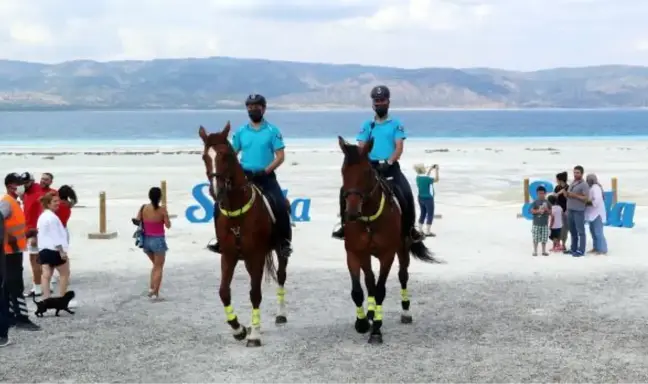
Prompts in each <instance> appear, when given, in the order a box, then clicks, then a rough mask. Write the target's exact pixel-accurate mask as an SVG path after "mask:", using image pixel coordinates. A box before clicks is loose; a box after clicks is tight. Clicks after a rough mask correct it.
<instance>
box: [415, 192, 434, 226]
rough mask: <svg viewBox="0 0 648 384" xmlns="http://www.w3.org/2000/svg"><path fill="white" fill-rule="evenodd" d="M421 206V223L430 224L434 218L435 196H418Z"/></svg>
mask: <svg viewBox="0 0 648 384" xmlns="http://www.w3.org/2000/svg"><path fill="white" fill-rule="evenodd" d="M418 203H419V208H420V211H421V214H420V216H419V220H418V222H419V224H423V222H424V221H425V224H427V225H430V224H432V220H433V219H434V197H420V196H419V198H418Z"/></svg>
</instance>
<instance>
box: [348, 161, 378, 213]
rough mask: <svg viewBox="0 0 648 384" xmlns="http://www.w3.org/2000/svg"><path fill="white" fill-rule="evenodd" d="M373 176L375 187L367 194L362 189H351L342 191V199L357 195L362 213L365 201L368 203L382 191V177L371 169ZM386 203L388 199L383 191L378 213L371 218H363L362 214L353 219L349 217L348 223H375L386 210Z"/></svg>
mask: <svg viewBox="0 0 648 384" xmlns="http://www.w3.org/2000/svg"><path fill="white" fill-rule="evenodd" d="M371 172H372V173H371V175H372V177H371V178H372V179H373V181H374V183H373V186H372V187H371V188H369V191H368V192H365V191H363V190H361V189H358V188H349V189H346V190H345V189H344V188H343V189H342V198H343V199H346V198H347V197H349V196H352V195H356V196H358V197H359V198H360V212H362V206H363V205H364V203H365V201H367V200H368V199H369V198H370V197H371V196H373V195H374V194H375V193H376V191H377V190H380V189H381V188H382V183H381V181H380V177H379V176H378V172H377V171H376V170H375V169H373V168H371ZM385 202H386V197H385V193H384V191H381V196H380V205H379V206H378V210H377V211H376V213H374V214H373V215H371V216H363V215H362V214H360V215H359V216H357V217H356V216H355V215H354V216H353V217H348V221H363V222H366V223H369V222H372V221H375V220H376V219H378V217H380V215H381V214H382V212H383V210H384V208H385Z"/></svg>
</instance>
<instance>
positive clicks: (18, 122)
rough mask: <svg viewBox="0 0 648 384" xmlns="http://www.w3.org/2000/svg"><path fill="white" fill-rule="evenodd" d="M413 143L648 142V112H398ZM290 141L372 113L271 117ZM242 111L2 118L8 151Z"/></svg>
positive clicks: (350, 131) (150, 132)
mask: <svg viewBox="0 0 648 384" xmlns="http://www.w3.org/2000/svg"><path fill="white" fill-rule="evenodd" d="M391 114H392V116H394V117H397V118H399V119H400V120H401V122H402V123H403V125H404V126H405V128H406V130H407V132H408V134H409V136H410V137H412V138H430V137H439V138H458V139H460V138H524V137H557V136H562V137H592V138H602V137H620V136H622V137H628V136H648V110H480V111H473V110H453V111H446V110H436V111H405V110H403V111H398V110H394V111H392V113H391ZM266 117H267V119H268V120H269V121H270V122H272V123H273V124H275V125H277V126H279V127H280V128H281V130H282V132H283V134H284V136H285V137H286V138H296V139H324V138H328V137H331V138H335V137H336V136H337V135H342V136H344V137H345V138H347V139H353V137H354V136H355V134H356V133H357V132H358V130H359V128H360V126H361V124H362V122H363V121H364V120H366V119H367V118H371V110H369V109H368V110H367V111H268V112H267V114H266ZM246 118H247V116H246V113H245V111H244V110H238V111H224V110H219V111H59V112H0V135H2V143H3V144H2V145H3V146H11V145H12V144H15V145H19V144H24V143H30V144H31V145H56V143H58V142H62V143H66V144H68V145H69V144H79V145H80V144H82V143H88V142H90V143H95V144H98V143H106V144H108V143H113V144H114V143H117V142H122V143H124V144H129V143H140V144H141V143H143V142H146V141H151V142H158V141H159V142H166V143H168V142H174V143H176V142H177V143H183V142H193V141H195V140H196V139H197V129H198V127H199V126H200V125H201V124H202V125H204V126H205V127H207V128H208V129H209V130H210V131H214V130H217V129H220V128H222V127H223V126H224V124H225V122H226V121H227V120H231V121H232V125H233V126H234V127H237V126H238V125H240V124H243V123H245V122H246Z"/></svg>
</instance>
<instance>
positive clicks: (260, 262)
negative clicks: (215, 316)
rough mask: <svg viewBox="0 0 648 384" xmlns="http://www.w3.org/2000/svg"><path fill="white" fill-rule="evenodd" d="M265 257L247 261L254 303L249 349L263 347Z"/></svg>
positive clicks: (260, 256)
mask: <svg viewBox="0 0 648 384" xmlns="http://www.w3.org/2000/svg"><path fill="white" fill-rule="evenodd" d="M264 263H265V255H263V254H260V255H256V257H253V258H251V259H245V269H247V271H248V275H250V301H251V302H252V324H251V326H250V332H249V334H248V337H247V346H248V347H260V346H261V309H260V307H261V281H262V279H263V267H264Z"/></svg>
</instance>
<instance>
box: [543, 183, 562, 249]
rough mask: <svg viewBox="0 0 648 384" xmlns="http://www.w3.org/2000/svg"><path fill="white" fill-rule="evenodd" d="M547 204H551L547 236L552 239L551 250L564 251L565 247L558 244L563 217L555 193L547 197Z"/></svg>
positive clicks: (560, 237)
mask: <svg viewBox="0 0 648 384" xmlns="http://www.w3.org/2000/svg"><path fill="white" fill-rule="evenodd" d="M547 201H549V204H551V217H550V218H549V229H550V230H551V231H550V232H549V238H550V239H551V240H552V241H553V248H552V249H551V251H553V252H561V251H564V250H565V248H563V246H562V245H561V244H560V241H561V239H562V236H561V235H560V234H561V233H562V225H563V223H562V218H563V209H562V207H561V206H560V205H559V204H558V198H557V197H556V196H555V195H551V196H549V197H548V198H547Z"/></svg>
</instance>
